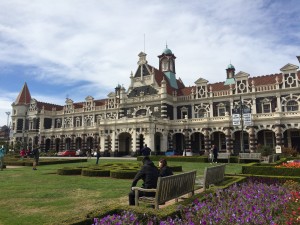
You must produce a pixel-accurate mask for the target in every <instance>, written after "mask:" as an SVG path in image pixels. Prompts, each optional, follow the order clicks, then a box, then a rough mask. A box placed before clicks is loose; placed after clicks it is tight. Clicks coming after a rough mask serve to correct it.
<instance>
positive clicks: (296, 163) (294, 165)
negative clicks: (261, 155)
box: [275, 160, 300, 169]
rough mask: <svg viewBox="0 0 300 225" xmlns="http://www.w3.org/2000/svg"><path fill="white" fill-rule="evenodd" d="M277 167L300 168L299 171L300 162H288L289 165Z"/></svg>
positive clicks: (284, 164)
mask: <svg viewBox="0 0 300 225" xmlns="http://www.w3.org/2000/svg"><path fill="white" fill-rule="evenodd" d="M275 167H276V168H298V169H300V161H299V160H294V161H288V162H287V163H282V164H280V165H278V166H275Z"/></svg>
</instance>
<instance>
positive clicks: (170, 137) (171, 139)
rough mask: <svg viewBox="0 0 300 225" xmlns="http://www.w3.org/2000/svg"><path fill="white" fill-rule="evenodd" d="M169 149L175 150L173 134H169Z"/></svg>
mask: <svg viewBox="0 0 300 225" xmlns="http://www.w3.org/2000/svg"><path fill="white" fill-rule="evenodd" d="M168 143H169V144H168V149H173V148H174V147H173V135H172V133H171V132H169V133H168Z"/></svg>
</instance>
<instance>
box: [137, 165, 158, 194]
mask: <svg viewBox="0 0 300 225" xmlns="http://www.w3.org/2000/svg"><path fill="white" fill-rule="evenodd" d="M158 175H159V170H158V169H157V167H156V166H155V165H154V163H153V162H152V161H151V160H145V161H144V165H143V166H142V168H141V170H140V171H139V172H138V173H137V174H136V175H135V177H134V179H133V181H132V185H131V187H135V186H136V184H137V182H138V181H139V180H140V179H142V180H143V182H144V183H143V185H142V186H143V188H148V189H149V188H156V185H157V179H158Z"/></svg>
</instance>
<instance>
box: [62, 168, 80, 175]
mask: <svg viewBox="0 0 300 225" xmlns="http://www.w3.org/2000/svg"><path fill="white" fill-rule="evenodd" d="M81 170H82V169H81V168H67V167H65V168H62V169H58V170H57V174H58V175H81Z"/></svg>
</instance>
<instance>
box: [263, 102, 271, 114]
mask: <svg viewBox="0 0 300 225" xmlns="http://www.w3.org/2000/svg"><path fill="white" fill-rule="evenodd" d="M262 112H263V113H269V112H271V103H269V102H265V103H263V105H262Z"/></svg>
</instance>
